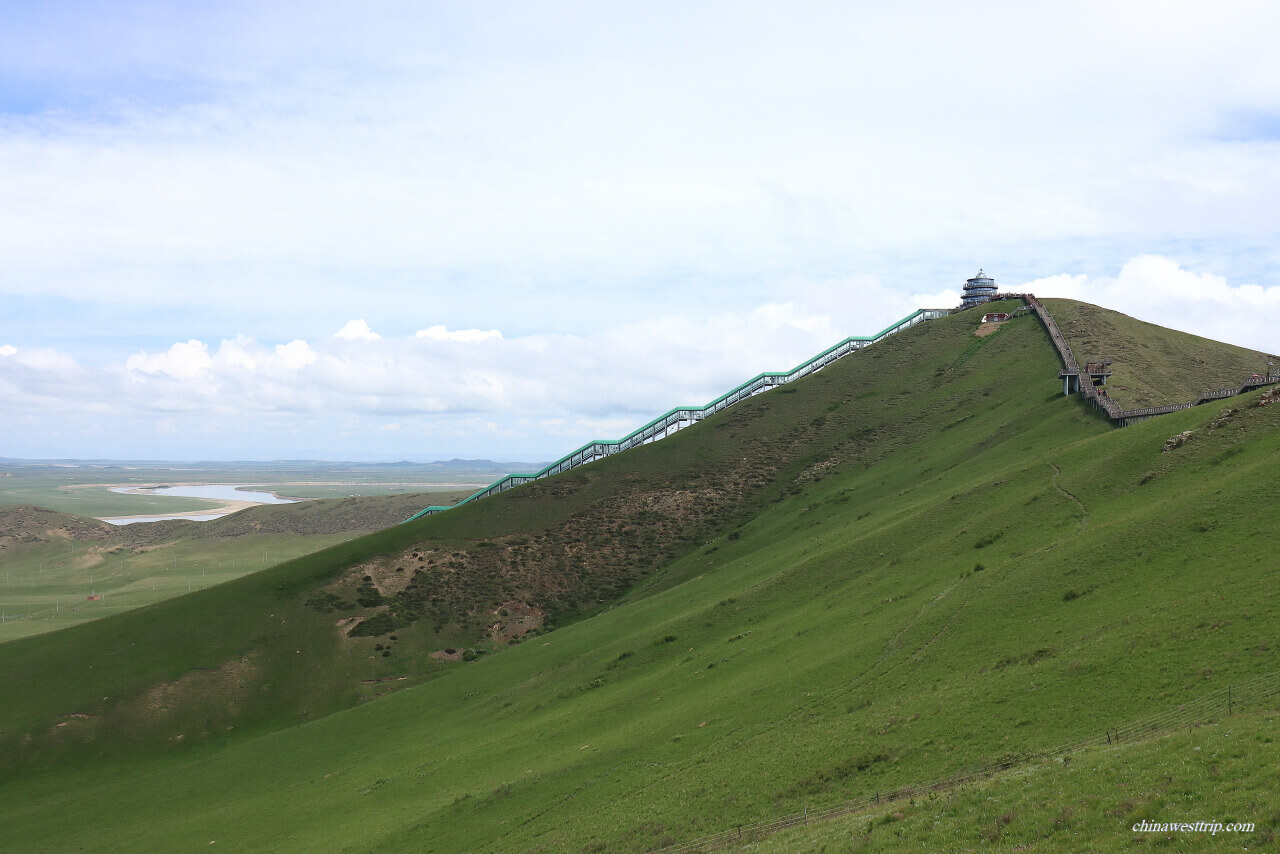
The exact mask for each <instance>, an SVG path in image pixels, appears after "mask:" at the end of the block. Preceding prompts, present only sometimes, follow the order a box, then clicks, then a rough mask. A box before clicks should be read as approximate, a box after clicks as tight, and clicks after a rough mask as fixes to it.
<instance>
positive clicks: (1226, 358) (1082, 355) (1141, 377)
mask: <svg viewBox="0 0 1280 854" xmlns="http://www.w3.org/2000/svg"><path fill="white" fill-rule="evenodd" d="M1044 304H1045V306H1046V307H1047V308H1048V309H1049V311H1050V312H1051V313H1052V314H1053V319H1054V320H1056V321H1057V322H1058V328H1059V329H1060V330H1061V331H1062V334H1063V337H1065V338H1066V339H1067V343H1068V344H1070V345H1071V351H1072V352H1073V353H1074V354H1075V356H1076V359H1077V360H1078V361H1079V362H1080V364H1082V365H1083V364H1084V363H1085V362H1086V361H1089V360H1091V359H1097V358H1102V357H1105V358H1110V359H1114V360H1115V363H1114V364H1113V365H1112V370H1113V371H1114V373H1113V375H1112V377H1111V379H1110V380H1109V381H1108V383H1107V388H1108V391H1109V393H1110V395H1111V397H1113V398H1115V400H1116V401H1117V402H1119V403H1120V404H1121V405H1122V406H1124V407H1126V408H1130V409H1136V408H1139V407H1143V406H1160V405H1162V404H1166V403H1182V402H1184V401H1188V400H1194V399H1195V397H1196V395H1198V394H1199V393H1200V392H1201V391H1204V390H1206V389H1219V388H1228V387H1231V386H1238V385H1240V383H1241V382H1242V381H1243V380H1244V379H1245V378H1246V377H1248V376H1249V375H1251V374H1254V373H1266V368H1267V357H1266V356H1265V355H1264V354H1262V353H1259V352H1257V351H1255V350H1247V349H1245V348H1244V347H1236V346H1234V345H1231V344H1224V343H1222V342H1221V341H1213V340H1211V339H1208V338H1201V337H1200V336H1198V335H1190V334H1188V333H1186V332H1178V331H1176V330H1173V329H1166V328H1164V327H1163V326H1156V325H1155V324H1153V323H1145V322H1143V321H1141V320H1136V319H1134V318H1132V317H1129V316H1128V315H1127V314H1121V313H1120V312H1118V311H1109V310H1107V309H1105V308H1101V307H1099V306H1096V305H1090V304H1089V303H1084V302H1077V301H1076V300H1070V299H1046V300H1044Z"/></svg>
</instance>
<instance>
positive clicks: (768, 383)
mask: <svg viewBox="0 0 1280 854" xmlns="http://www.w3.org/2000/svg"><path fill="white" fill-rule="evenodd" d="M952 311H954V309H949V308H922V309H919V310H918V311H915V312H912V313H911V314H909V315H907V316H906V317H904V318H902V319H901V320H899V321H898V322H897V323H893V324H890V325H889V326H887V327H885V328H884V329H882V330H880V331H879V332H877V333H876V334H875V335H870V336H866V337H862V336H854V337H850V338H846V339H844V340H843V341H841V342H840V343H839V344H836V345H834V346H832V347H829V348H827V349H826V350H823V351H822V352H821V353H819V354H818V355H816V356H814V357H813V358H812V359H809V360H808V361H807V362H803V363H801V364H799V365H797V366H796V367H794V368H792V369H791V370H790V371H785V372H783V373H768V374H760V375H759V376H757V377H753V378H752V379H749V380H747V381H746V382H744V383H743V384H742V385H740V386H738V387H737V388H734V389H731V390H730V391H728V392H726V393H725V394H722V395H720V396H719V397H717V398H716V399H715V400H713V401H711V402H710V403H708V404H707V405H706V406H682V407H678V408H676V409H673V410H671V411H670V412H668V413H667V414H666V415H660V416H658V417H657V418H655V419H653V420H652V421H650V422H649V423H648V424H645V425H644V426H643V427H640V428H639V429H637V430H634V431H632V432H631V433H628V434H627V435H626V436H623V437H622V438H621V439H618V440H616V441H607V440H597V441H594V442H588V443H587V444H585V445H583V446H582V447H581V448H578V450H576V451H574V452H573V453H571V454H567V455H565V456H563V457H561V458H560V459H558V460H556V461H555V462H554V463H551V464H550V465H549V466H547V467H546V468H544V469H541V470H539V471H536V472H528V473H520V474H509V475H507V476H506V477H504V478H502V479H501V480H499V481H497V482H496V483H493V484H491V485H489V486H486V487H485V488H484V489H482V490H480V491H479V492H477V493H475V494H474V495H472V496H470V497H468V498H466V499H464V500H462V501H460V502H458V503H457V504H454V505H452V506H453V507H461V506H462V505H463V504H470V503H471V502H472V501H479V500H480V499H481V498H487V497H488V496H490V495H497V494H498V493H499V492H505V491H506V490H508V489H511V488H513V487H516V486H519V485H520V484H522V483H529V482H530V481H534V480H540V479H541V478H544V477H551V476H552V475H556V474H560V473H561V472H565V471H568V470H569V469H572V468H577V467H578V466H583V465H586V464H587V463H590V462H594V461H596V460H599V459H603V458H604V457H607V456H610V455H611V454H617V453H620V452H622V451H625V450H628V449H629V448H634V447H636V446H638V445H647V444H648V443H650V442H656V441H658V440H659V439H665V438H666V437H667V436H670V435H671V434H672V433H675V432H676V431H677V430H681V429H683V428H685V427H688V426H689V425H691V424H696V423H697V422H699V421H701V420H702V419H704V418H710V417H711V416H712V415H715V414H716V413H717V412H721V411H722V410H725V409H728V408H729V407H730V406H733V405H734V404H735V403H738V402H739V401H742V400H746V399H747V398H748V397H751V396H752V395H756V394H760V393H761V392H764V391H768V390H769V389H771V388H773V387H774V386H780V385H785V384H787V383H790V382H795V381H796V380H798V379H800V378H801V377H807V376H808V375H809V374H812V373H814V372H815V371H820V370H822V369H823V368H825V367H826V366H827V365H829V364H831V363H832V362H834V361H835V360H836V359H840V358H842V357H844V356H847V355H849V354H850V353H852V352H854V351H855V350H861V349H862V348H863V347H869V346H870V345H872V344H874V343H876V342H877V341H881V340H883V339H885V338H888V337H889V336H890V335H893V334H895V333H897V332H901V331H902V330H904V329H910V328H911V327H912V326H915V325H916V324H918V323H923V322H924V321H926V320H933V319H935V318H938V317H945V316H946V315H948V314H951V312H952ZM450 509H452V508H451V507H448V506H446V507H440V506H431V507H424V508H423V509H422V510H419V511H418V512H417V513H415V514H413V515H412V516H410V517H409V518H408V519H406V520H405V521H407V522H412V521H413V520H414V519H420V518H422V517H423V516H433V515H435V514H437V513H443V512H444V511H446V510H450Z"/></svg>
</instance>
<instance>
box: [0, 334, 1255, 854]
mask: <svg viewBox="0 0 1280 854" xmlns="http://www.w3.org/2000/svg"><path fill="white" fill-rule="evenodd" d="M976 322H977V317H976V316H975V315H974V314H973V313H972V312H970V313H966V314H961V315H957V316H953V317H950V318H946V319H943V320H939V321H932V322H930V323H928V324H924V325H922V326H919V327H916V328H914V329H911V330H908V331H907V332H904V333H901V334H899V335H897V336H894V337H893V338H891V339H888V340H886V341H884V342H881V343H879V344H877V345H875V346H874V347H871V348H868V349H866V350H863V351H860V352H858V353H856V354H853V355H851V356H849V357H847V358H845V359H843V360H841V361H839V362H837V363H835V364H834V365H832V366H831V367H829V368H827V369H826V370H824V371H822V372H821V373H819V374H817V375H815V376H813V377H810V378H807V379H806V380H804V381H801V382H798V383H796V384H794V385H792V386H787V387H784V388H782V389H779V390H776V391H773V392H769V393H767V394H763V395H760V396H758V397H756V398H753V399H751V400H749V401H746V402H744V403H742V404H740V405H738V406H736V407H734V408H732V409H730V410H728V411H727V412H725V413H722V414H720V415H719V416H717V417H715V418H712V419H708V420H707V421H706V422H703V423H701V424H699V425H697V426H695V427H692V428H689V429H687V430H684V431H681V432H680V433H678V434H676V435H675V436H673V437H671V438H669V439H666V440H664V441H662V442H659V443H655V444H653V445H649V446H645V447H642V448H639V449H636V450H635V451H632V452H628V453H625V454H620V455H617V456H614V457H611V458H608V459H606V460H604V461H602V462H600V463H598V464H594V465H592V466H589V467H586V468H584V469H580V470H575V471H573V472H569V473H567V474H566V475H564V476H561V477H558V478H554V479H549V480H547V481H545V482H539V483H537V484H533V485H530V486H528V487H523V488H521V489H517V490H513V491H512V492H509V493H504V494H502V495H499V496H497V497H495V498H492V499H486V500H485V501H482V502H477V503H475V504H473V505H468V506H466V507H464V508H460V509H458V510H456V511H451V512H450V513H447V514H443V515H441V516H437V517H431V518H428V519H424V520H420V521H418V522H415V523H413V524H411V525H403V526H398V527H396V528H392V529H389V530H386V531H382V532H379V533H377V534H375V535H372V536H370V537H365V538H361V539H357V540H353V541H350V542H347V543H343V544H341V545H339V546H335V547H333V548H331V549H328V550H326V551H324V552H321V553H318V554H315V555H311V556H308V557H305V558H301V559H298V560H296V561H293V562H290V563H287V564H284V565H281V566H278V567H275V568H272V569H269V570H266V571H264V572H261V573H256V574H254V575H251V576H246V577H244V578H241V579H238V580H236V581H232V582H229V583H227V584H223V585H219V586H217V587H214V588H211V589H208V590H204V591H200V592H199V593H195V594H192V595H189V596H182V597H179V598H177V599H175V600H171V601H169V602H166V603H162V604H160V605H156V606H151V607H148V608H142V609H139V610H137V611H134V612H132V613H130V614H125V615H121V616H118V617H112V618H109V619H105V620H101V621H98V622H95V623H92V624H88V625H85V626H80V627H77V628H75V629H70V630H67V631H63V632H58V633H55V634H52V635H49V636H45V637H41V638H32V639H29V640H25V641H15V642H11V643H7V644H2V645H0V690H3V691H4V695H5V696H6V697H7V698H16V699H13V700H11V701H10V702H6V703H5V704H4V705H3V706H0V751H3V753H2V754H0V755H3V757H4V763H3V766H2V767H3V768H4V769H5V774H6V776H7V780H6V782H3V783H0V803H4V804H5V811H6V817H7V820H6V823H5V824H6V833H7V838H6V841H7V842H9V843H10V844H12V845H16V846H18V847H20V848H24V849H36V850H39V849H43V850H65V849H68V848H76V847H86V846H88V847H98V848H102V847H107V848H110V847H115V848H120V849H127V850H130V851H150V850H155V851H171V850H174V849H176V848H187V847H190V846H194V845H201V846H207V845H208V844H209V843H210V842H211V841H212V842H215V843H216V844H217V845H218V846H220V847H226V846H230V847H232V848H233V849H236V850H303V849H307V850H361V851H366V850H378V851H393V850H396V851H398V850H404V851H440V852H455V851H643V850H647V849H648V848H650V847H653V846H657V845H661V844H665V843H668V842H672V841H679V840H683V839H687V838H692V837H696V836H700V835H702V834H705V833H711V832H716V831H721V830H724V829H727V828H731V827H734V826H735V825H738V824H749V823H752V822H755V821H759V820H763V819H768V818H772V817H774V816H777V815H780V814H785V813H788V812H794V811H796V810H798V809H801V808H803V807H804V806H806V805H809V804H819V803H829V802H832V801H835V800H839V799H841V798H848V797H854V796H858V795H862V794H867V793H871V792H875V791H883V790H888V789H891V788H894V787H896V786H900V785H904V784H910V783H914V782H920V781H928V780H933V779H937V778H940V777H944V776H947V775H951V774H954V773H956V772H958V771H962V770H964V769H967V768H975V767H982V766H986V765H989V764H991V763H992V762H996V761H1000V760H1001V759H1002V758H1013V757H1016V756H1018V755H1020V754H1022V753H1024V752H1028V751H1034V750H1039V749H1045V748H1049V747H1052V746H1054V745H1057V744H1060V743H1062V742H1064V741H1067V740H1070V739H1073V738H1078V737H1081V736H1085V735H1093V734H1094V733H1097V732H1099V731H1101V730H1103V729H1104V728H1107V727H1111V726H1115V725H1117V724H1121V723H1123V722H1125V721H1128V720H1130V719H1132V718H1133V717H1134V716H1135V715H1141V714H1145V713H1148V712H1151V711H1155V710H1159V709H1162V708H1166V707H1169V706H1172V705H1175V704H1177V703H1180V702H1184V701H1186V700H1187V699H1190V698H1194V697H1196V696H1198V695H1199V694H1200V693H1202V692H1204V691H1206V690H1209V689H1211V688H1214V687H1217V686H1220V685H1223V684H1226V683H1227V682H1230V681H1232V680H1235V679H1238V678H1241V677H1244V676H1247V675H1251V674H1257V673H1270V672H1274V671H1276V670H1280V666H1278V664H1280V662H1278V661H1277V658H1278V657H1280V656H1278V652H1277V648H1276V646H1275V641H1274V637H1275V629H1276V625H1277V617H1278V616H1280V614H1278V612H1280V605H1278V604H1277V601H1278V600H1277V598H1276V593H1277V592H1278V590H1277V588H1278V587H1280V583H1278V582H1280V579H1278V578H1277V576H1276V572H1275V568H1274V555H1275V554H1276V553H1277V546H1280V534H1278V533H1277V529H1276V527H1275V526H1274V524H1272V522H1273V518H1274V512H1275V501H1274V500H1273V499H1274V498H1275V489H1274V486H1273V485H1274V484H1275V483H1276V482H1277V475H1280V454H1277V450H1280V406H1267V407H1252V406H1249V403H1250V402H1253V401H1256V400H1257V399H1258V395H1257V394H1255V395H1251V396H1246V397H1245V398H1240V399H1236V400H1232V401H1229V402H1226V403H1221V404H1216V405H1211V406H1206V407H1201V408H1199V409H1195V410H1189V411H1186V412H1179V413H1175V414H1173V415H1170V416H1166V417H1164V418H1161V419H1153V420H1150V421H1147V422H1143V423H1141V424H1138V425H1136V426H1133V427H1129V428H1126V429H1123V430H1113V429H1111V428H1109V427H1107V426H1106V425H1105V424H1104V423H1103V422H1102V421H1101V420H1099V419H1097V418H1096V417H1095V416H1094V415H1092V413H1091V412H1090V411H1088V410H1086V409H1085V408H1083V407H1082V406H1081V405H1080V404H1079V402H1078V401H1076V400H1074V399H1065V398H1063V397H1062V396H1061V390H1060V388H1061V387H1060V385H1059V382H1058V380H1057V379H1056V374H1057V370H1058V364H1057V362H1056V357H1055V355H1054V352H1053V350H1052V348H1051V347H1050V345H1049V343H1048V340H1047V338H1046V336H1045V334H1044V332H1043V330H1042V329H1041V328H1040V327H1039V325H1038V322H1037V321H1036V319H1035V318H1034V317H1029V316H1028V317H1021V318H1016V319H1014V320H1012V321H1010V322H1009V323H1007V324H1006V325H1005V326H1004V327H1003V328H1002V329H1001V330H1000V331H999V332H997V333H996V334H994V335H992V336H989V337H986V338H981V339H980V338H977V337H975V336H974V335H973V331H974V327H975V325H976ZM1228 404H1229V407H1230V408H1231V409H1233V410H1235V411H1234V414H1232V415H1230V416H1227V417H1223V416H1221V415H1220V412H1221V411H1222V410H1224V409H1227V408H1228ZM1211 424H1212V425H1214V426H1210V425H1211ZM1186 430H1190V431H1192V437H1191V439H1190V440H1189V441H1187V442H1186V443H1185V444H1184V445H1183V446H1182V447H1180V448H1177V449H1176V450H1174V451H1170V452H1167V453H1166V452H1163V451H1162V447H1163V446H1164V441H1165V439H1166V438H1168V437H1169V436H1171V435H1173V434H1176V433H1180V432H1182V431H1186ZM397 570H400V571H399V572H397ZM361 626H364V627H366V629H367V628H368V627H370V626H372V627H373V630H372V632H373V633H370V634H361V633H360V632H359V631H358V630H359V629H360V627H361ZM552 626H558V628H555V630H554V631H548V628H549V627H552ZM382 629H386V631H385V632H383V633H381V634H379V633H377V631H381V630H382ZM445 649H454V650H456V651H458V652H459V653H460V652H461V651H463V650H467V651H468V653H469V654H468V655H467V656H466V658H471V659H474V660H472V661H465V660H463V661H451V660H445V659H444V657H442V656H440V655H437V656H435V657H432V653H433V652H435V653H440V652H442V651H443V650H445ZM1258 720H1265V719H1258ZM1241 725H1244V726H1253V727H1255V729H1256V732H1257V734H1258V736H1259V738H1260V739H1261V738H1264V737H1266V734H1267V733H1268V732H1269V730H1267V729H1266V727H1264V726H1263V725H1262V724H1260V723H1256V722H1255V723H1254V724H1250V723H1249V722H1247V721H1242V723H1241ZM1242 743H1247V740H1246V742H1242ZM1258 743H1259V744H1267V745H1270V742H1269V741H1268V742H1262V741H1259V742H1258ZM1258 749H1259V750H1262V751H1270V750H1272V749H1273V748H1272V747H1259V748H1258ZM1038 773H1040V774H1041V775H1042V777H1041V778H1040V779H1041V782H1040V783H1035V782H1034V781H1033V785H1040V786H1041V787H1042V790H1041V791H1042V792H1044V793H1045V794H1046V796H1047V793H1049V792H1051V791H1052V790H1053V789H1052V787H1053V785H1056V783H1055V782H1054V781H1055V779H1057V778H1054V777H1053V773H1052V771H1051V770H1046V771H1041V772H1038ZM1100 774H1101V776H1099V777H1098V778H1097V779H1099V780H1106V779H1109V778H1108V777H1107V776H1106V775H1107V774H1113V775H1117V774H1118V775H1120V776H1121V777H1122V778H1123V775H1124V771H1123V770H1122V769H1119V768H1117V767H1116V766H1114V765H1112V766H1110V767H1107V768H1103V769H1102V771H1101V772H1100ZM1132 779H1133V780H1134V782H1135V784H1136V783H1137V782H1138V781H1139V779H1140V777H1138V776H1135V777H1133V778H1132ZM1186 785H1187V786H1191V787H1193V788H1197V787H1198V788H1197V791H1198V790H1200V789H1204V790H1205V791H1206V792H1207V791H1208V789H1209V788H1210V787H1212V786H1213V785H1214V783H1213V780H1212V779H1209V778H1208V777H1205V776H1201V777H1197V778H1196V779H1195V780H1190V781H1189V782H1187V783H1186ZM1029 797H1031V798H1032V799H1034V798H1036V797H1039V795H1036V794H1032V795H1030V796H1029ZM1206 802H1209V801H1206ZM915 809H916V810H918V813H917V812H913V813H912V815H917V814H919V815H924V814H925V813H924V808H923V807H922V805H917V806H916V807H915ZM68 815H74V816H76V820H75V821H68V820H67V816H68ZM938 815H939V817H941V815H942V813H941V807H939V813H938ZM1076 815H1077V816H1078V817H1077V819H1076V822H1077V824H1076V830H1075V831H1074V832H1075V833H1076V834H1077V835H1076V836H1075V837H1073V843H1074V841H1079V840H1084V843H1082V844H1083V846H1084V847H1085V848H1088V847H1089V840H1092V839H1104V838H1110V837H1107V836H1106V835H1107V834H1110V833H1113V832H1115V829H1114V828H1113V827H1111V825H1110V824H1109V823H1108V822H1110V821H1111V818H1110V817H1109V816H1108V815H1103V814H1101V813H1099V815H1098V816H1093V814H1092V813H1088V814H1087V815H1086V814H1085V813H1077V814H1076ZM998 818H999V817H998V816H997V818H996V819H995V820H998ZM925 820H926V819H923V818H921V819H920V821H922V822H923V821H925ZM939 820H941V818H939ZM965 820H966V821H970V824H971V826H968V829H967V830H966V831H965V832H968V833H970V834H971V835H972V834H977V833H978V832H979V831H980V830H981V829H982V827H985V826H986V825H987V824H989V822H988V821H987V816H986V814H985V813H983V814H982V815H981V816H976V817H972V818H971V819H965ZM1256 820H1258V821H1260V822H1266V821H1272V820H1274V817H1269V816H1265V815H1261V816H1258V817H1257V819H1256ZM833 827H834V825H833ZM958 832H959V831H958ZM1014 837H1015V834H1013V833H1012V831H1011V832H1010V838H1014ZM104 840H107V842H105V843H104ZM839 844H841V845H844V844H845V843H844V842H840V843H839ZM904 844H905V843H904ZM1076 847H1080V846H1076ZM815 850H819V849H815Z"/></svg>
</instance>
